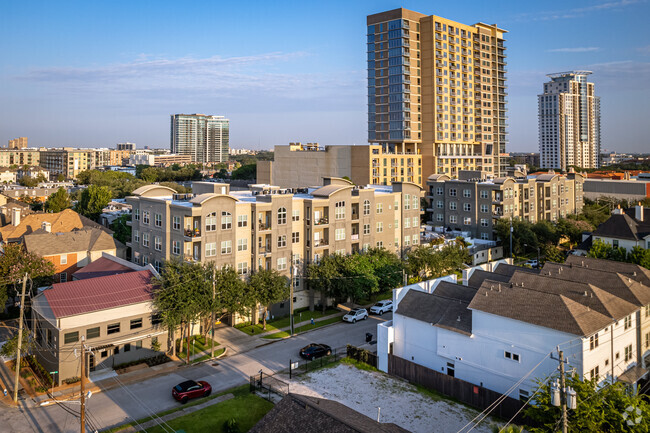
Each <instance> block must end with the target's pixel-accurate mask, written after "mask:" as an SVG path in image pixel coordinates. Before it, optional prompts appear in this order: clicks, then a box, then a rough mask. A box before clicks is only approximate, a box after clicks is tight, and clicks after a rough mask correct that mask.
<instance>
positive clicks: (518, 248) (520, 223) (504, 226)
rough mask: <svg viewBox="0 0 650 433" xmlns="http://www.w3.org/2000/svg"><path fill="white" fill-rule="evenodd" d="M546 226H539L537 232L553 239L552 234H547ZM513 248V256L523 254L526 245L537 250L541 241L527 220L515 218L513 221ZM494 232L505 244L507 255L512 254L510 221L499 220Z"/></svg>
mask: <svg viewBox="0 0 650 433" xmlns="http://www.w3.org/2000/svg"><path fill="white" fill-rule="evenodd" d="M547 228H548V227H546V226H539V227H537V230H538V231H539V232H540V233H542V234H545V235H547V236H549V237H551V235H550V233H547ZM512 229H513V230H512V248H513V250H514V251H513V254H523V253H524V251H525V249H526V247H525V246H524V244H526V245H528V246H529V247H530V248H537V246H538V245H539V241H538V240H537V235H536V234H535V232H534V231H533V225H532V224H531V223H530V222H528V221H525V220H520V219H519V218H514V219H513V220H512ZM494 230H495V232H496V234H497V236H498V237H499V239H501V241H502V242H503V249H504V253H505V254H506V255H509V254H510V220H509V219H507V218H500V219H499V220H497V223H496V224H495V226H494Z"/></svg>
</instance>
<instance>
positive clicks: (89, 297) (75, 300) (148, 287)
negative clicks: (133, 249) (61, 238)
mask: <svg viewBox="0 0 650 433" xmlns="http://www.w3.org/2000/svg"><path fill="white" fill-rule="evenodd" d="M152 277H153V274H152V273H151V271H148V270H145V271H138V272H128V273H124V274H118V275H109V276H106V277H99V278H89V279H85V280H78V281H68V282H67V283H58V284H54V285H52V288H51V289H47V290H44V291H43V294H44V295H45V298H46V299H47V302H48V303H49V304H50V308H52V312H53V313H54V316H55V317H56V318H61V317H67V316H74V315H76V314H83V313H91V312H93V311H100V310H106V309H109V308H116V307H122V306H125V305H131V304H137V303H140V302H145V301H150V300H151V299H153V285H152V284H151V278H152Z"/></svg>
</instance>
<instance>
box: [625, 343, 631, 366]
mask: <svg viewBox="0 0 650 433" xmlns="http://www.w3.org/2000/svg"><path fill="white" fill-rule="evenodd" d="M632 354H633V352H632V345H631V344H630V345H629V346H627V347H626V348H625V362H627V361H630V360H631V359H632Z"/></svg>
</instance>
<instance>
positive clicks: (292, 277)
mask: <svg viewBox="0 0 650 433" xmlns="http://www.w3.org/2000/svg"><path fill="white" fill-rule="evenodd" d="M289 269H290V270H289V272H290V273H291V277H290V278H289V279H290V280H291V281H290V283H289V325H291V335H293V331H294V329H293V279H294V275H293V274H294V271H295V269H294V266H293V254H291V266H290V268H289Z"/></svg>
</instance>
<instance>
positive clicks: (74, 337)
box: [63, 331, 79, 344]
mask: <svg viewBox="0 0 650 433" xmlns="http://www.w3.org/2000/svg"><path fill="white" fill-rule="evenodd" d="M77 341H79V331H75V332H68V333H66V334H64V335H63V342H64V343H65V344H69V343H75V342H77Z"/></svg>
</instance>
